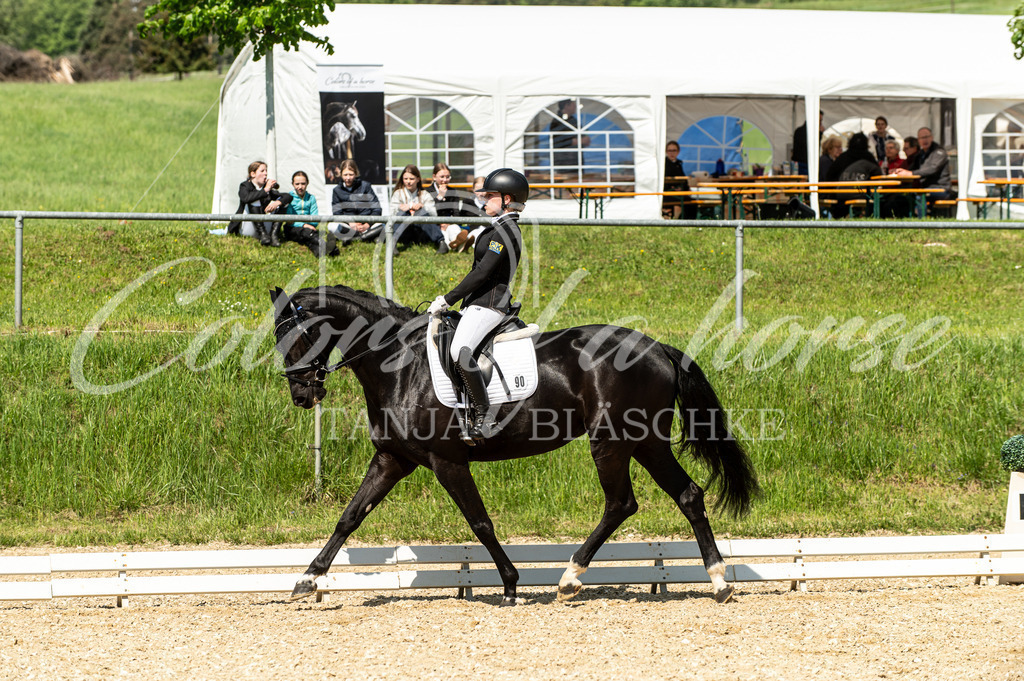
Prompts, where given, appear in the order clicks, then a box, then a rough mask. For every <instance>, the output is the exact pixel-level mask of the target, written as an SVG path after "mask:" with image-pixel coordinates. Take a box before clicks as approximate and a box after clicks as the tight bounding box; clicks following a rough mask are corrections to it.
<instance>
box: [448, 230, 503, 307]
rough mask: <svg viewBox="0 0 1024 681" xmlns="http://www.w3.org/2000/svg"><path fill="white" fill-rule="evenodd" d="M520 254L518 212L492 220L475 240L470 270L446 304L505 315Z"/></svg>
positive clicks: (454, 289)
mask: <svg viewBox="0 0 1024 681" xmlns="http://www.w3.org/2000/svg"><path fill="white" fill-rule="evenodd" d="M522 252H523V236H522V234H521V233H520V232H519V213H505V214H504V215H502V216H500V217H497V218H495V219H494V220H492V221H491V224H490V225H489V226H488V227H487V228H486V229H484V231H483V232H481V233H480V234H478V235H477V237H476V242H475V246H474V247H473V269H471V270H470V271H469V274H467V275H466V278H465V279H463V280H462V281H461V282H459V284H458V286H456V287H455V288H453V289H452V290H451V291H450V292H449V293H448V294H446V295H445V297H444V299H445V302H447V303H448V304H449V305H454V304H455V303H456V302H458V301H459V300H461V301H462V307H463V308H466V307H469V306H470V305H479V306H481V307H489V308H491V309H493V310H497V311H498V312H501V313H505V312H507V311H508V307H509V304H510V303H511V302H512V291H511V285H512V278H513V277H514V276H515V274H516V268H517V267H518V266H519V258H520V257H521V256H522Z"/></svg>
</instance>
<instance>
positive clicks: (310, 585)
mask: <svg viewBox="0 0 1024 681" xmlns="http://www.w3.org/2000/svg"><path fill="white" fill-rule="evenodd" d="M315 593H316V581H314V580H312V579H309V580H305V579H300V580H299V581H297V582H295V588H294V589H292V595H291V596H289V597H288V600H289V601H297V600H299V599H301V598H308V597H310V596H312V595H313V594H315Z"/></svg>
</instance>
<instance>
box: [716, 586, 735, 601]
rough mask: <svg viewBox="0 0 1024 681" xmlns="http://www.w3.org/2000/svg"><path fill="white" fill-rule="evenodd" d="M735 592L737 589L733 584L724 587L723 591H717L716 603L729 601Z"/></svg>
mask: <svg viewBox="0 0 1024 681" xmlns="http://www.w3.org/2000/svg"><path fill="white" fill-rule="evenodd" d="M735 592H736V589H734V588H733V587H731V586H727V587H725V588H724V589H722V590H721V591H718V592H716V593H715V602H716V603H728V602H729V601H731V600H732V595H733V594H734V593H735Z"/></svg>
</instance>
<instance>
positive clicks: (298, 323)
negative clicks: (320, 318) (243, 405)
mask: <svg viewBox="0 0 1024 681" xmlns="http://www.w3.org/2000/svg"><path fill="white" fill-rule="evenodd" d="M288 307H289V308H290V309H291V311H292V314H291V316H290V317H288V318H287V319H284V320H282V321H281V322H280V323H279V324H278V325H277V326H276V327H275V328H274V337H275V338H277V337H278V336H277V332H278V331H279V330H280V329H281V327H282V326H284V325H285V324H288V323H289V322H292V323H294V324H295V326H294V327H293V329H299V331H300V332H301V337H302V338H303V339H305V341H306V343H307V344H308V345H309V347H314V346H315V342H314V341H313V337H312V336H311V335H310V333H309V329H308V328H307V327H306V322H308V321H309V318H308V317H304V316H303V313H305V312H306V310H304V309H303V308H302V306H301V305H296V304H295V303H294V302H293V301H291V300H289V301H288ZM293 329H289V330H288V333H291V332H292V331H293ZM401 334H402V329H401V328H399V330H398V331H396V332H395V333H394V334H392V335H391V336H389V337H388V338H385V339H384V340H383V341H381V342H380V344H378V345H377V346H376V347H369V348H367V349H366V350H363V351H362V352H360V353H357V354H355V355H352V356H351V357H346V358H344V359H342V360H341V361H340V362H335V363H334V364H328V363H327V359H326V357H325V356H324V354H325V352H326V353H327V354H328V355H329V354H330V347H327V348H324V350H322V351H321V352H320V354H318V355H317V356H316V357H314V358H313V360H312V361H311V362H309V364H293V365H292V366H290V367H285V370H284V371H283V372H282V373H281V375H282V376H284V377H285V378H287V379H288V380H289V381H291V382H292V383H297V384H298V385H301V386H303V387H304V388H317V387H319V388H322V387H323V385H324V381H326V380H327V377H328V376H329V375H331V374H333V373H334V372H335V371H337V370H338V369H341V368H342V367H344V366H347V365H349V364H351V363H352V362H354V361H356V360H357V359H359V358H360V357H362V356H363V355H367V354H369V353H371V352H376V351H378V350H380V349H381V348H383V347H385V346H387V345H390V344H391V343H393V342H394V341H395V340H397V339H398V337H399V336H400V335H401ZM309 372H313V378H312V379H306V378H301V377H299V376H298V375H297V374H306V373H309Z"/></svg>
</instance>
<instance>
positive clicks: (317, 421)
mask: <svg viewBox="0 0 1024 681" xmlns="http://www.w3.org/2000/svg"><path fill="white" fill-rule="evenodd" d="M322 415H323V404H321V403H320V402H317V403H316V408H315V409H314V410H313V496H315V497H316V498H317V499H319V498H320V491H321V490H322V489H323V485H322V483H321V479H320V450H321V449H322V447H321V444H320V442H321V440H320V428H321V423H322V421H321V419H322V418H323V416H322Z"/></svg>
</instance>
